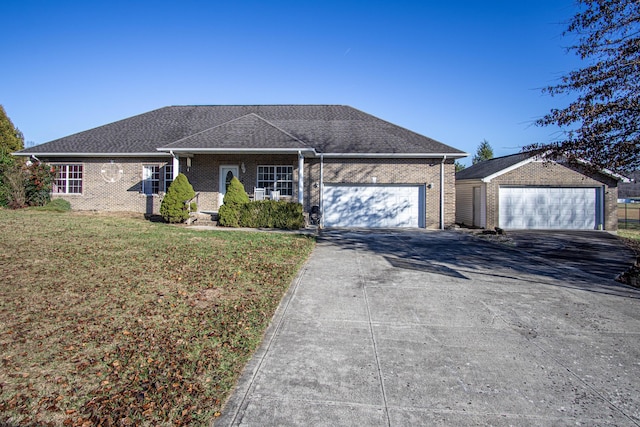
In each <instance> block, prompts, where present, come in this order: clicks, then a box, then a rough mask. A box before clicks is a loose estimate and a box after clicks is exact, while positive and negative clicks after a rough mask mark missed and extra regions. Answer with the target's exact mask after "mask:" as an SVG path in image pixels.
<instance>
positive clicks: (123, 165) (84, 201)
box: [43, 157, 171, 213]
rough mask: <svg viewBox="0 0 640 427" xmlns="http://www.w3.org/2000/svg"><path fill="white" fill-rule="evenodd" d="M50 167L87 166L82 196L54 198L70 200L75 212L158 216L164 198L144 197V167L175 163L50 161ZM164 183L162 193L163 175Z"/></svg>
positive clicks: (154, 160)
mask: <svg viewBox="0 0 640 427" xmlns="http://www.w3.org/2000/svg"><path fill="white" fill-rule="evenodd" d="M43 160H44V159H43ZM112 161H113V163H112ZM49 163H51V164H82V165H83V189H82V194H54V195H53V196H52V197H54V198H62V199H65V200H68V201H69V202H70V203H71V208H72V209H74V210H96V211H115V212H117V211H129V212H140V213H158V212H159V210H160V202H161V196H159V195H153V196H147V195H146V194H143V193H142V167H143V165H157V166H160V167H163V166H164V165H166V164H167V163H168V164H169V165H170V164H171V159H167V158H158V157H155V158H154V157H150V158H144V159H140V158H136V159H131V158H113V159H100V158H88V159H66V160H65V159H50V160H49ZM114 170H115V171H116V174H115V175H113V174H112V173H111V172H112V171H114ZM119 171H122V173H120V172H119ZM161 172H162V169H161ZM160 180H161V182H160V186H161V188H160V191H162V190H163V188H162V182H163V176H162V173H161V177H160Z"/></svg>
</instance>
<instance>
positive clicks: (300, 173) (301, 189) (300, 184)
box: [298, 151, 304, 206]
mask: <svg viewBox="0 0 640 427" xmlns="http://www.w3.org/2000/svg"><path fill="white" fill-rule="evenodd" d="M298 203H300V204H301V205H303V206H304V156H303V155H302V153H301V152H300V151H298Z"/></svg>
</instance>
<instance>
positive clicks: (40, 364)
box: [0, 210, 313, 426]
mask: <svg viewBox="0 0 640 427" xmlns="http://www.w3.org/2000/svg"><path fill="white" fill-rule="evenodd" d="M194 234H197V238H194ZM312 246H313V242H312V241H311V240H309V239H308V238H302V237H298V236H290V235H279V234H278V235H276V234H273V235H272V234H264V233H215V232H194V231H190V230H185V229H181V228H176V227H166V226H164V225H163V224H152V223H149V222H145V221H142V220H139V219H136V218H129V217H102V216H99V215H73V214H59V215H56V214H51V213H39V212H30V211H21V212H15V211H2V210H0V247H1V248H3V249H2V250H1V251H0V275H1V276H2V277H4V278H5V280H4V281H3V282H2V284H0V350H1V353H2V358H1V359H0V424H1V423H6V424H12V425H66V426H88V425H102V426H111V425H205V424H208V423H209V422H210V420H211V419H212V417H214V416H215V415H216V414H217V413H219V411H220V409H221V405H222V403H223V402H224V401H225V399H226V397H227V396H228V393H229V392H230V390H231V388H232V387H233V384H234V383H235V381H236V379H237V377H238V375H239V373H240V372H241V370H242V367H243V366H244V364H245V363H246V361H247V360H248V358H249V357H250V355H251V353H252V352H253V351H254V350H255V348H256V347H257V345H258V344H259V342H260V339H261V337H262V334H263V331H264V329H265V328H266V326H267V324H268V322H269V319H270V318H271V316H272V314H273V312H274V311H275V308H276V307H277V304H278V303H279V300H280V298H281V296H282V294H283V293H284V291H285V290H286V288H287V286H288V285H289V283H290V282H291V280H292V278H293V276H294V274H295V272H296V270H297V268H298V267H299V265H300V264H301V263H302V262H303V261H304V259H305V258H306V256H307V255H308V254H309V252H310V250H311V248H312Z"/></svg>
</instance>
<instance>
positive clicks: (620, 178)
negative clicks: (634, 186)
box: [576, 159, 631, 184]
mask: <svg viewBox="0 0 640 427" xmlns="http://www.w3.org/2000/svg"><path fill="white" fill-rule="evenodd" d="M576 161H577V162H578V163H582V164H583V165H586V166H590V165H591V162H589V161H587V160H583V159H576ZM600 173H601V174H603V175H607V176H609V177H611V178H614V179H617V180H618V181H620V182H624V183H625V184H628V183H630V182H631V180H630V179H629V178H627V177H626V176H624V175H620V174H619V173H616V172H614V171H612V170H610V169H606V168H605V169H600Z"/></svg>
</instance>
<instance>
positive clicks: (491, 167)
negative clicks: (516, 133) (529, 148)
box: [456, 153, 533, 181]
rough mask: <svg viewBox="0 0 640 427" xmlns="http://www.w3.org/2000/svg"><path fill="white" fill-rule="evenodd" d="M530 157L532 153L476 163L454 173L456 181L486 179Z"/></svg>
mask: <svg viewBox="0 0 640 427" xmlns="http://www.w3.org/2000/svg"><path fill="white" fill-rule="evenodd" d="M532 155H533V153H517V154H511V155H509V156H504V157H496V158H493V159H490V160H485V161H483V162H480V163H476V164H475V165H472V166H469V167H468V168H464V169H462V170H461V171H460V172H456V181H460V180H463V179H482V178H486V177H488V176H490V175H493V174H494V173H496V172H500V171H501V170H504V169H507V168H508V167H511V166H513V165H516V164H518V163H520V162H522V161H524V160H527V159H528V158H530V157H531V156H532Z"/></svg>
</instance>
